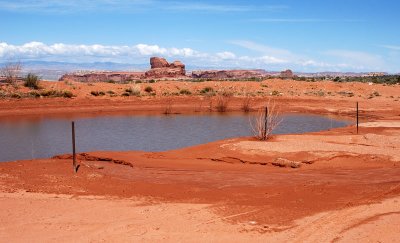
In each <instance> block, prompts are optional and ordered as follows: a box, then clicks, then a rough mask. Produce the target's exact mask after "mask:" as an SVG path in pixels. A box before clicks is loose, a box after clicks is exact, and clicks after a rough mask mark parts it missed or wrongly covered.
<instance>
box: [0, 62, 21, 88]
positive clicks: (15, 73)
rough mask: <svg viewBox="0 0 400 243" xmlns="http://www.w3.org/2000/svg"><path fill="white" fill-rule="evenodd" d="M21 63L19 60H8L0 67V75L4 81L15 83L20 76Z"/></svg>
mask: <svg viewBox="0 0 400 243" xmlns="http://www.w3.org/2000/svg"><path fill="white" fill-rule="evenodd" d="M21 71H22V64H21V63H20V62H8V63H6V64H4V66H3V67H1V68H0V76H2V77H4V80H5V82H7V83H10V84H13V85H15V84H16V83H17V81H18V79H19V78H20V77H21Z"/></svg>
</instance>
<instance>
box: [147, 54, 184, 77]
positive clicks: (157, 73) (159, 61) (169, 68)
mask: <svg viewBox="0 0 400 243" xmlns="http://www.w3.org/2000/svg"><path fill="white" fill-rule="evenodd" d="M150 66H151V69H150V70H149V71H147V72H146V73H145V76H146V78H147V79H160V78H174V79H178V78H185V77H186V70H185V65H184V64H183V63H182V62H180V61H175V62H173V63H168V61H167V60H165V59H164V58H160V57H152V58H150Z"/></svg>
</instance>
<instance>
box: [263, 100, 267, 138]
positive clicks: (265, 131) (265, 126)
mask: <svg viewBox="0 0 400 243" xmlns="http://www.w3.org/2000/svg"><path fill="white" fill-rule="evenodd" d="M264 119H265V120H264V134H263V139H264V140H267V129H268V106H266V107H265V117H264Z"/></svg>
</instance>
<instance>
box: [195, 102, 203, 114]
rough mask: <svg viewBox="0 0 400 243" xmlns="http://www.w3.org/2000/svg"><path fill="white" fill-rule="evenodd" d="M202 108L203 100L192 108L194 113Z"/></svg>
mask: <svg viewBox="0 0 400 243" xmlns="http://www.w3.org/2000/svg"><path fill="white" fill-rule="evenodd" d="M202 108H203V99H201V100H200V103H199V104H197V105H196V106H195V107H194V112H200V111H201V110H202Z"/></svg>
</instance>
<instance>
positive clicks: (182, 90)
mask: <svg viewBox="0 0 400 243" xmlns="http://www.w3.org/2000/svg"><path fill="white" fill-rule="evenodd" d="M179 94H181V95H191V94H192V92H190V90H187V89H181V90H180V91H179Z"/></svg>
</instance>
